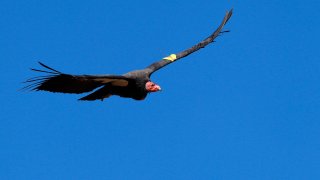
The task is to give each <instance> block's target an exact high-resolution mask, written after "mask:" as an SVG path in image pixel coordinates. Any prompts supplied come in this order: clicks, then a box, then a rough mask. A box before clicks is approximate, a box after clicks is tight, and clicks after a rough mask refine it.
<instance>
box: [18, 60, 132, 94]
mask: <svg viewBox="0 0 320 180" xmlns="http://www.w3.org/2000/svg"><path fill="white" fill-rule="evenodd" d="M39 64H40V65H41V66H43V67H44V68H46V69H45V70H39V69H31V70H33V71H37V72H42V73H46V75H44V76H38V77H34V78H31V79H28V80H27V81H25V83H28V85H27V86H25V87H24V88H23V89H30V90H35V91H40V90H43V91H50V92H61V93H75V94H80V93H84V92H89V91H92V90H94V89H96V88H98V87H100V86H102V85H105V84H109V85H113V86H127V85H128V82H129V81H130V79H128V78H126V77H124V76H118V75H70V74H64V73H61V72H59V71H57V70H55V69H53V68H51V67H49V66H47V65H45V64H43V63H41V62H39Z"/></svg>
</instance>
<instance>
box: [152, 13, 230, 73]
mask: <svg viewBox="0 0 320 180" xmlns="http://www.w3.org/2000/svg"><path fill="white" fill-rule="evenodd" d="M231 16H232V9H231V10H230V11H227V13H226V15H225V16H224V18H223V20H222V22H221V24H220V26H219V27H218V28H217V29H216V30H215V31H214V32H213V33H212V34H211V35H210V36H209V37H207V38H206V39H204V40H203V41H201V42H200V43H198V44H196V45H194V46H192V47H191V48H189V49H186V50H184V51H182V52H179V53H177V54H171V55H170V56H168V57H165V58H163V59H161V60H160V61H158V62H155V63H153V64H151V65H150V66H148V67H147V68H146V69H147V71H148V73H149V76H150V75H151V74H152V73H153V72H155V71H157V70H158V69H160V68H162V67H164V66H166V65H168V64H170V63H172V62H174V61H176V60H178V59H181V58H184V57H186V56H188V55H189V54H191V53H193V52H195V51H198V50H199V49H201V48H204V47H205V46H207V45H208V44H210V43H211V42H213V41H214V39H215V38H216V37H218V36H219V35H220V34H221V33H223V32H228V31H222V29H223V27H224V25H225V24H226V23H227V22H228V20H229V19H230V17H231Z"/></svg>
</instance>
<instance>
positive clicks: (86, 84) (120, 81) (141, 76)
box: [24, 9, 232, 101]
mask: <svg viewBox="0 0 320 180" xmlns="http://www.w3.org/2000/svg"><path fill="white" fill-rule="evenodd" d="M231 16H232V9H231V10H230V11H227V12H226V15H225V16H224V18H223V20H222V22H221V24H220V25H219V27H218V28H217V29H216V30H215V31H214V32H213V33H212V34H211V35H210V36H209V37H207V38H206V39H204V40H203V41H201V42H200V43H198V44H196V45H194V46H192V47H191V48H189V49H186V50H184V51H182V52H179V53H177V54H171V55H169V56H167V57H165V58H163V59H161V60H160V61H157V62H155V63H153V64H151V65H149V66H148V67H146V68H144V69H142V70H134V71H130V72H128V73H126V74H123V75H71V74H65V73H62V72H60V71H57V70H55V69H53V68H51V67H49V66H47V65H45V64H43V63H41V62H39V64H40V65H41V66H42V67H43V68H44V69H45V70H39V69H31V70H33V71H37V72H42V73H46V74H45V75H44V76H38V77H34V78H31V79H28V80H27V81H25V82H26V83H28V85H27V86H26V87H24V88H27V89H31V90H34V91H49V92H60V93H73V94H80V93H86V92H90V91H93V90H95V89H97V90H96V91H94V92H92V93H91V94H88V95H87V96H84V97H82V98H80V99H79V100H87V101H93V100H103V99H105V98H108V97H110V96H112V95H117V96H120V97H125V98H132V99H135V100H143V99H145V98H146V96H147V95H148V94H149V93H151V92H157V91H160V90H161V88H160V86H159V85H157V84H156V83H154V82H152V81H151V79H150V77H151V75H152V74H153V73H154V72H156V71H157V70H159V69H161V68H163V67H165V66H167V65H168V64H171V63H173V62H175V61H177V60H179V59H181V58H184V57H186V56H188V55H190V54H191V53H194V52H196V51H198V50H199V49H201V48H204V47H205V46H207V45H208V44H210V43H212V42H214V39H215V38H216V37H218V36H219V35H220V34H222V33H224V32H228V31H222V29H223V27H224V25H225V24H226V23H227V22H228V20H229V19H230V17H231Z"/></svg>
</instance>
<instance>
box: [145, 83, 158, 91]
mask: <svg viewBox="0 0 320 180" xmlns="http://www.w3.org/2000/svg"><path fill="white" fill-rule="evenodd" d="M146 90H147V91H148V92H157V91H161V88H160V86H159V85H157V84H155V83H154V82H151V81H148V82H147V83H146Z"/></svg>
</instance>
